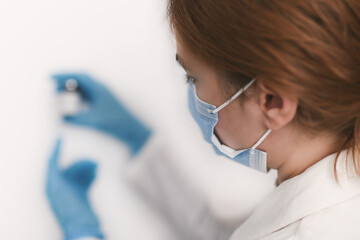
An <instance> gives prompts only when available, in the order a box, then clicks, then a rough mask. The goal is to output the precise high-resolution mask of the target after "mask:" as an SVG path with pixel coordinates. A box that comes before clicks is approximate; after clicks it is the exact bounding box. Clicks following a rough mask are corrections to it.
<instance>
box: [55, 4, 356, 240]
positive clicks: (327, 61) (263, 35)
mask: <svg viewBox="0 0 360 240" xmlns="http://www.w3.org/2000/svg"><path fill="white" fill-rule="evenodd" d="M168 15H169V20H170V26H171V29H172V30H173V32H174V35H175V37H176V42H177V60H178V62H179V63H180V64H181V65H182V66H183V68H184V69H185V71H186V72H187V81H188V82H189V107H190V111H191V113H192V115H193V117H194V118H195V120H196V122H197V123H198V124H199V126H200V128H201V130H202V132H203V135H204V138H205V140H206V141H208V142H209V143H210V144H212V145H213V146H214V148H215V150H216V151H217V153H219V154H223V155H226V156H228V157H229V158H231V159H233V160H235V161H237V162H239V163H242V164H245V165H247V166H249V167H252V168H256V169H258V170H260V171H265V172H266V171H267V170H268V169H277V170H278V180H277V188H276V189H275V191H274V192H273V193H272V194H271V195H270V196H269V197H268V198H267V199H265V200H264V201H263V203H262V204H260V206H258V207H257V208H256V209H255V211H254V212H253V213H252V215H251V216H250V217H249V218H248V219H247V220H246V221H245V222H244V223H243V224H242V225H241V226H239V227H238V228H237V229H236V231H235V232H234V233H233V234H232V236H231V238H230V239H231V240H238V239H239V240H240V239H241V240H245V239H360V230H359V227H358V226H359V225H360V179H359V175H360V169H359V164H360V77H359V76H360V68H359V65H360V17H359V16H360V2H359V1H357V0H341V1H329V0H316V1H315V0H303V1H254V0H237V1H230V0H222V1H200V0H170V1H169V5H168ZM58 79H62V80H61V81H63V80H64V79H65V78H64V77H58ZM61 81H60V82H61ZM79 81H80V86H82V85H83V86H90V85H91V84H89V83H86V81H84V83H82V82H81V81H82V80H81V79H79ZM60 85H61V84H60ZM87 90H88V87H84V91H85V92H86V91H87ZM99 94H101V93H99ZM98 105H99V106H101V104H98ZM86 117H87V119H88V118H89V115H88V116H86ZM80 119H81V118H80ZM84 119H86V118H84V117H83V118H82V120H80V121H78V120H76V118H75V119H74V118H73V119H68V120H69V121H73V122H74V123H78V124H85V125H96V124H92V123H91V124H90V123H89V121H85V120H84ZM98 126H99V124H98V125H97V128H98V129H101V130H103V131H105V132H106V131H108V132H109V133H110V132H111V131H110V130H109V129H107V128H106V127H98ZM135 129H138V128H135ZM120 133H121V130H119V129H117V131H116V132H115V134H114V133H112V134H113V135H115V136H119V138H120V139H121V140H123V141H125V142H126V141H127V140H126V139H127V136H128V135H127V134H122V133H121V134H120ZM144 133H146V134H141V133H137V135H138V136H140V137H141V138H140V139H142V140H141V141H140V142H141V143H142V144H143V143H144V142H146V139H147V137H148V132H147V130H146V129H145V130H144ZM130 139H131V138H130ZM132 141H133V139H132ZM130 142H131V141H130ZM142 144H140V145H136V147H134V149H136V151H138V149H140V148H141V146H142ZM131 146H132V145H131V144H130V147H131ZM136 151H135V152H134V154H135V153H136Z"/></svg>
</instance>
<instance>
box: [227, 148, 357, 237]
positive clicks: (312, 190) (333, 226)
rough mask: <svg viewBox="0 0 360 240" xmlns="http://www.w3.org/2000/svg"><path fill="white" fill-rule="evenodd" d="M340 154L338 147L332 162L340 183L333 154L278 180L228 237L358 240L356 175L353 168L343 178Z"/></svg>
mask: <svg viewBox="0 0 360 240" xmlns="http://www.w3.org/2000/svg"><path fill="white" fill-rule="evenodd" d="M345 158H346V152H345V151H343V152H342V153H341V155H340V157H339V160H338V164H337V168H338V177H339V183H340V185H338V184H337V183H336V182H335V179H334V174H333V170H334V167H333V166H334V159H335V154H332V155H330V156H328V157H326V158H324V159H322V160H321V161H319V162H318V163H316V164H314V165H313V166H311V167H310V168H308V169H307V170H306V171H305V172H303V173H302V174H300V175H298V176H295V177H293V178H291V179H288V180H286V181H284V182H283V183H281V184H280V185H279V186H278V187H277V188H276V189H275V191H274V192H272V194H271V195H269V196H268V197H267V198H266V199H265V200H264V201H263V203H261V204H260V205H259V206H258V207H257V208H256V209H255V211H254V212H253V213H252V215H251V216H250V217H249V218H248V219H247V220H246V221H245V222H244V223H243V224H242V225H241V226H239V227H238V228H237V229H236V230H235V232H234V233H233V235H232V237H231V238H230V240H248V239H263V240H265V239H267V240H269V239H272V240H281V239H291V240H296V239H304V240H307V239H315V240H322V239H324V240H325V239H326V240H331V239H346V240H352V239H354V240H355V239H360V178H359V177H357V176H356V174H355V172H354V171H350V172H349V175H350V176H348V174H347V173H346V170H345ZM349 162H352V156H351V155H349ZM350 169H351V167H350Z"/></svg>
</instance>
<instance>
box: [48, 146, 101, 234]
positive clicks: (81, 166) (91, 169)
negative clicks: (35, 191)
mask: <svg viewBox="0 0 360 240" xmlns="http://www.w3.org/2000/svg"><path fill="white" fill-rule="evenodd" d="M60 145H61V140H60V139H59V140H58V141H57V143H56V147H55V150H54V152H53V154H52V156H51V157H50V160H49V167H48V176H47V184H46V193H47V197H48V200H49V202H50V205H51V207H52V209H53V211H54V213H55V215H56V218H57V220H58V221H59V223H60V225H61V227H62V230H63V232H64V235H65V239H66V240H71V239H76V238H79V237H89V236H92V237H97V238H101V239H102V238H104V237H103V234H102V233H101V231H100V226H99V221H98V219H97V217H96V216H95V214H94V212H93V210H92V209H91V206H90V203H89V200H88V196H87V193H88V189H89V187H90V185H91V183H92V182H93V180H94V178H95V172H96V167H97V165H96V164H95V163H94V162H92V161H89V160H83V161H79V162H76V163H75V164H73V165H72V166H71V167H69V168H68V169H66V170H60V169H59V168H58V158H59V151H60Z"/></svg>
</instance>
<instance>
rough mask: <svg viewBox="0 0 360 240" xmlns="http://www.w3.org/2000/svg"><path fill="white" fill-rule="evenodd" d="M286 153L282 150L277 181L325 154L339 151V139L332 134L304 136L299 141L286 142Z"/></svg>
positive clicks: (300, 171) (294, 174) (314, 162)
mask: <svg viewBox="0 0 360 240" xmlns="http://www.w3.org/2000/svg"><path fill="white" fill-rule="evenodd" d="M284 146H287V147H286V149H287V153H286V152H285V154H284V152H282V153H283V154H282V156H279V157H284V156H286V159H282V160H281V161H280V162H281V164H280V165H279V166H278V167H277V170H278V183H279V184H281V183H282V182H284V181H285V180H287V179H290V178H292V177H295V176H297V175H299V174H301V173H302V172H304V171H305V170H306V169H308V168H309V167H311V166H312V165H314V164H316V163H317V162H319V161H320V160H322V159H323V158H325V157H326V156H328V155H330V154H333V153H336V152H337V151H339V141H338V139H337V138H335V137H333V136H322V137H318V136H316V137H315V138H312V137H309V136H304V139H302V140H301V141H300V140H299V139H296V140H295V141H294V142H293V144H291V143H290V144H289V142H288V143H287V145H284ZM285 151H286V150H285Z"/></svg>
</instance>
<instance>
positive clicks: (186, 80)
mask: <svg viewBox="0 0 360 240" xmlns="http://www.w3.org/2000/svg"><path fill="white" fill-rule="evenodd" d="M195 81H196V79H195V78H193V77H191V76H190V75H189V74H185V83H186V84H191V83H195Z"/></svg>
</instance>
